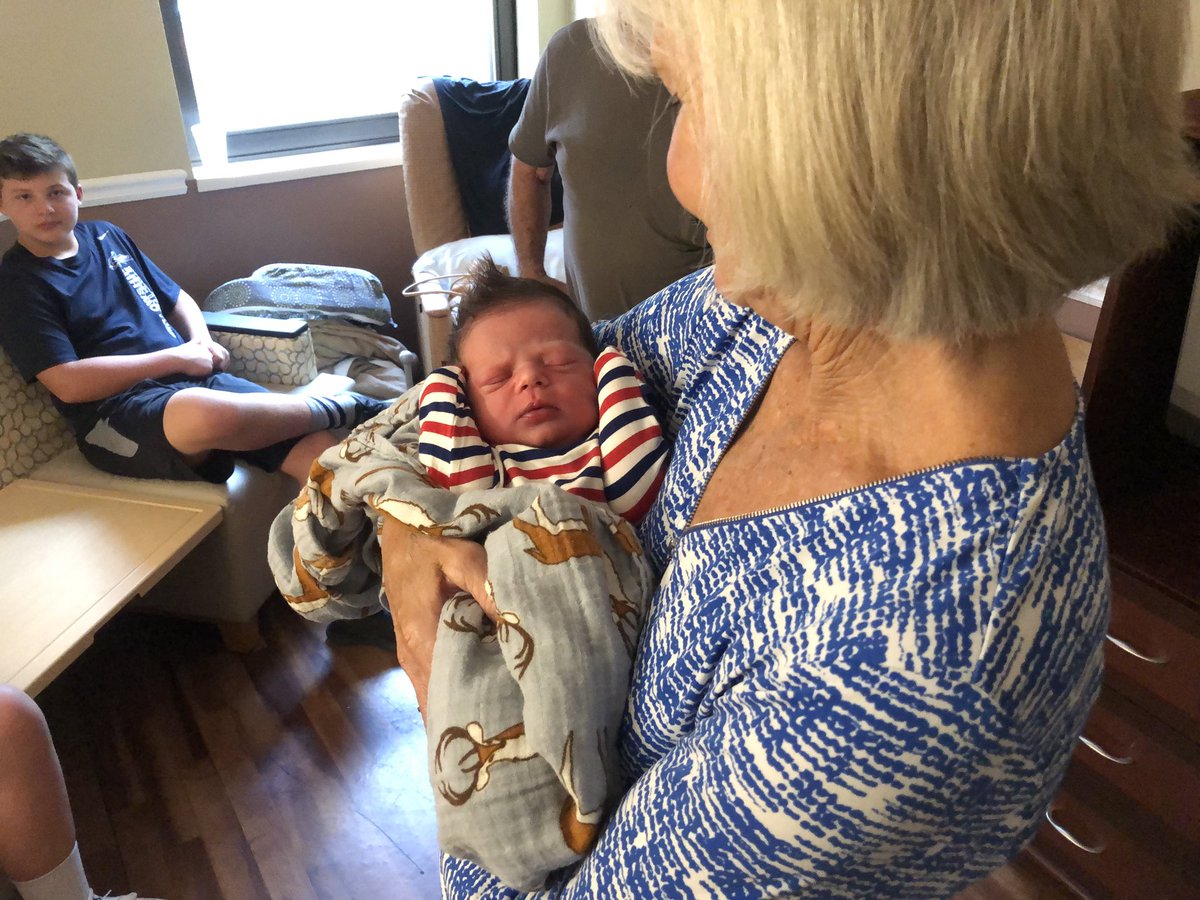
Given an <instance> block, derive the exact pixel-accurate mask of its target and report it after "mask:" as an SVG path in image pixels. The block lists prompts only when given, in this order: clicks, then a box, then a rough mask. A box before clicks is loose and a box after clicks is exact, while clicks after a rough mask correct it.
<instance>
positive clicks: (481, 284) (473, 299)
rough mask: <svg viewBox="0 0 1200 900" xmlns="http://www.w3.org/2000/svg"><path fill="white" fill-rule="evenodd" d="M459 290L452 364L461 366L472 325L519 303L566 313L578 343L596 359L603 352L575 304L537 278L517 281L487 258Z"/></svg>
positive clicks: (476, 264) (452, 333)
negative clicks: (540, 304) (546, 305)
mask: <svg viewBox="0 0 1200 900" xmlns="http://www.w3.org/2000/svg"><path fill="white" fill-rule="evenodd" d="M456 289H457V291H458V293H459V301H458V306H457V308H456V309H455V310H454V313H453V323H454V324H453V325H452V326H451V328H450V344H449V354H450V360H451V361H452V362H454V363H458V362H459V357H458V352H459V349H460V348H461V346H462V341H463V338H464V337H465V336H466V333H467V331H468V330H469V329H470V327H471V325H472V323H474V322H475V321H476V320H478V319H479V318H481V317H482V316H485V315H487V314H489V313H492V312H496V311H497V310H500V309H503V308H505V307H507V306H513V305H516V304H518V303H528V302H531V301H532V302H538V301H541V302H546V303H550V304H551V305H553V306H556V307H558V308H559V309H561V310H562V311H563V312H564V313H566V314H567V315H568V316H569V317H570V318H571V321H572V322H574V323H575V327H576V328H577V329H578V330H579V343H581V344H582V345H583V346H584V348H585V349H586V350H587V351H588V353H590V354H591V355H592V357H593V358H594V357H595V356H596V355H597V354H598V353H599V352H600V351H599V349H598V348H597V347H596V339H595V337H593V335H592V323H591V322H589V321H588V318H587V316H585V315H584V314H583V310H581V309H580V308H579V307H578V306H576V305H575V301H574V300H572V299H571V298H570V297H569V296H568V295H567V294H566V293H564V292H563V291H561V290H560V289H558V288H557V287H555V286H554V285H552V284H546V283H545V282H544V281H538V280H537V279H534V278H517V277H515V276H513V275H509V274H508V273H507V272H505V271H504V270H503V269H501V268H500V267H499V266H497V265H496V263H495V261H494V260H493V259H492V257H491V256H490V255H488V254H484V256H483V257H482V258H480V259H478V260H476V261H475V262H474V263H472V264H471V268H470V269H469V270H468V271H467V275H466V277H465V278H463V279H462V280H461V281H460V282H459V283H458V285H457V286H456Z"/></svg>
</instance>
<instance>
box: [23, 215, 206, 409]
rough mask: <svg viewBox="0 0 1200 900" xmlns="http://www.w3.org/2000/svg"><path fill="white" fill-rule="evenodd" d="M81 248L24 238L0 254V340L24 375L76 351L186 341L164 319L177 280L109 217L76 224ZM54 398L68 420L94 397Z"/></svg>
mask: <svg viewBox="0 0 1200 900" xmlns="http://www.w3.org/2000/svg"><path fill="white" fill-rule="evenodd" d="M75 237H76V239H77V240H78V241H79V252H78V253H77V254H76V255H75V256H72V257H70V258H68V259H50V258H43V257H39V256H34V255H33V254H32V253H30V252H29V251H28V250H26V249H25V248H24V247H22V246H21V245H20V244H15V245H13V247H12V249H11V250H9V251H8V252H7V253H6V254H4V259H3V260H2V261H0V346H3V347H4V349H5V351H7V353H8V355H9V358H10V359H12V362H13V365H14V366H16V368H17V371H18V372H20V373H21V375H22V376H24V378H25V380H26V381H33V380H34V379H35V378H36V377H37V376H38V373H40V372H43V371H45V370H46V369H49V368H51V367H52V366H57V365H60V364H62V363H66V362H74V361H75V360H77V359H90V358H92V357H95V356H128V355H132V354H136V353H150V352H153V351H155V350H163V349H166V348H168V347H177V346H179V345H180V344H182V343H184V340H183V338H182V337H181V336H180V335H179V333H178V332H177V331H176V330H175V329H174V328H173V327H172V326H171V324H170V322H168V321H167V318H166V317H167V316H168V315H170V313H171V311H172V310H173V309H174V308H175V302H176V301H177V300H178V299H179V285H177V284H176V283H175V282H174V281H172V280H171V279H170V278H169V277H168V276H167V275H166V274H165V273H164V272H163V271H162V270H161V269H160V268H159V267H158V266H156V265H155V264H154V263H153V262H151V261H150V259H149V258H147V257H146V256H145V255H144V254H143V253H142V251H141V250H139V249H138V248H137V245H136V244H134V243H133V241H132V240H131V239H130V238H129V235H127V234H126V233H125V232H124V231H122V230H121V229H120V228H118V227H117V226H116V225H112V224H110V223H108V222H80V223H79V224H78V225H76V226H75ZM55 405H56V406H57V407H58V409H59V410H60V411H61V412H62V413H63V415H64V416H66V418H67V419H68V420H69V421H72V422H76V421H78V420H79V419H80V418H81V417H85V416H86V415H87V414H88V412H89V411H90V410H91V408H92V407H94V406H95V404H92V403H79V404H70V403H62V402H60V401H58V398H55Z"/></svg>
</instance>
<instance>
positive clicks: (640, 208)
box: [509, 19, 707, 321]
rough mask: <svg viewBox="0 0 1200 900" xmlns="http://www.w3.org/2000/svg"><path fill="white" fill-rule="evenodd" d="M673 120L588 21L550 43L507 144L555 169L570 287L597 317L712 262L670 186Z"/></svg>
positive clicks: (655, 91)
mask: <svg viewBox="0 0 1200 900" xmlns="http://www.w3.org/2000/svg"><path fill="white" fill-rule="evenodd" d="M674 122H675V105H674V104H672V103H671V102H670V94H668V93H667V90H666V89H665V88H664V87H663V86H662V85H661V84H660V83H658V82H654V83H646V82H634V81H631V80H628V79H626V77H625V76H624V75H622V74H621V73H620V72H618V71H617V70H616V69H615V68H614V67H613V65H612V64H611V63H610V62H608V61H607V60H606V59H604V58H602V57H601V54H600V52H599V51H598V50H597V48H596V46H595V45H594V44H593V42H592V37H591V33H590V31H589V29H588V22H587V20H585V19H581V20H579V21H576V22H573V23H571V24H570V25H567V26H566V27H565V28H562V29H560V30H559V31H558V32H557V33H556V34H555V35H554V36H553V37H552V38H551V39H550V43H549V45H548V46H547V47H546V52H545V53H544V54H543V55H542V58H541V60H540V61H539V62H538V67H537V72H536V73H535V74H534V76H533V83H532V84H531V85H530V87H529V95H528V97H526V99H525V108H524V110H523V111H522V112H521V118H520V120H519V121H518V122H517V125H516V127H515V128H514V129H513V131H512V135H511V136H510V137H509V149H511V150H512V152H513V155H514V156H515V157H517V159H519V160H521V161H522V162H524V163H525V164H527V165H530V166H537V167H539V168H541V167H547V166H552V165H556V164H557V166H558V170H559V173H560V174H561V175H562V181H563V210H564V215H565V222H564V234H563V245H564V254H565V256H566V267H567V283H568V285H569V286H570V288H571V292H572V294H573V295H574V296H575V298H576V300H578V301H579V304H580V306H582V308H583V310H584V312H585V313H587V315H588V317H589V318H590V319H592V320H593V321H596V320H599V319H608V318H612V317H613V316H616V315H618V314H620V313H622V312H624V311H625V310H627V309H629V308H630V307H632V306H633V305H634V304H636V303H638V302H639V301H641V300H644V299H645V298H646V297H649V296H650V295H651V294H654V293H655V292H657V291H658V290H660V289H661V288H663V287H665V286H666V285H668V284H670V283H672V282H673V281H676V280H677V279H679V278H682V277H683V276H684V275H686V274H687V273H689V272H692V271H694V270H695V269H697V268H699V267H701V266H702V265H704V264H705V261H706V260H705V253H706V246H707V245H706V242H705V231H704V226H703V225H702V224H701V223H700V222H699V221H698V220H697V219H696V218H695V217H693V216H692V215H690V214H689V213H688V212H687V211H686V210H685V209H684V208H683V207H682V206H680V205H679V201H678V200H676V199H675V196H674V195H673V194H672V193H671V188H670V186H669V185H668V184H667V147H668V146H669V145H670V142H671V128H672V126H673V124H674Z"/></svg>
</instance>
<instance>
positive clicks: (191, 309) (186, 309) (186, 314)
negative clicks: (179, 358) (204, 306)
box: [167, 290, 229, 370]
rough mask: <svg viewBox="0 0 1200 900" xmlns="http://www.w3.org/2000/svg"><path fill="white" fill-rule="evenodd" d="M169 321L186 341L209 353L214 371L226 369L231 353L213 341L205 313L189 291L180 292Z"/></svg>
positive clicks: (168, 318) (168, 317)
mask: <svg viewBox="0 0 1200 900" xmlns="http://www.w3.org/2000/svg"><path fill="white" fill-rule="evenodd" d="M167 321H169V322H170V323H171V324H172V325H174V326H175V330H176V331H178V332H179V333H180V334H181V335H183V337H184V338H185V339H187V340H189V341H194V342H196V343H198V344H200V346H202V347H203V348H204V349H205V350H207V351H208V352H209V355H210V356H211V357H212V363H213V369H215V370H221V369H224V368H225V366H226V364H227V363H228V362H229V351H228V350H226V349H225V348H224V347H222V346H221V345H220V344H218V343H217V342H216V341H214V340H213V339H212V335H211V334H209V332H208V325H207V324H206V323H205V321H204V313H202V312H201V311H200V307H199V306H198V305H197V303H196V301H195V300H193V299H192V296H191V295H190V294H189V293H188V292H187V291H183V290H181V291H180V292H179V297H178V299H177V300H176V301H175V308H174V309H172V310H171V312H170V314H169V315H168V316H167Z"/></svg>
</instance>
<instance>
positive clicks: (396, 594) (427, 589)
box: [379, 513, 495, 718]
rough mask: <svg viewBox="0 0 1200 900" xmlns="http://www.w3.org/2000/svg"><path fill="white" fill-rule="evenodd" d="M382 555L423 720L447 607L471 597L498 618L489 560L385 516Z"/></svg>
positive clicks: (399, 651)
mask: <svg viewBox="0 0 1200 900" xmlns="http://www.w3.org/2000/svg"><path fill="white" fill-rule="evenodd" d="M379 549H380V552H381V554H382V558H383V590H384V593H385V594H387V598H388V608H389V609H390V610H391V614H392V627H393V628H394V630H395V632H396V658H397V660H398V661H399V662H400V665H401V667H402V668H403V669H404V671H405V672H406V673H407V674H408V677H409V680H411V681H412V685H413V690H414V691H415V692H416V695H417V707H418V708H419V709H420V711H421V716H422V718H424V716H425V710H426V709H427V708H428V702H427V701H428V698H429V672H430V669H431V667H432V665H433V643H434V639H435V638H436V637H437V627H438V620H439V619H440V618H441V611H442V604H443V603H445V602H446V601H447V600H449V599H450V598H451V597H453V596H454V595H455V594H457V593H458V592H460V591H466V592H467V593H468V594H470V595H471V596H472V597H474V598H475V600H476V602H478V603H479V605H480V606H482V607H483V609H484V611H485V612H486V613H487V614H488V615H490V616H494V615H495V604H494V603H493V602H492V598H491V591H490V589H489V588H488V585H487V554H486V553H485V552H484V549H483V546H482V545H480V544H477V543H475V542H474V541H465V540H461V539H458V538H442V537H431V536H430V535H427V534H421V533H420V532H417V531H414V530H412V529H411V528H407V527H405V526H404V525H401V524H399V523H398V522H396V521H395V520H394V519H392V518H391V517H390V516H388V515H387V514H386V513H384V514H381V516H380V520H379Z"/></svg>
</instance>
